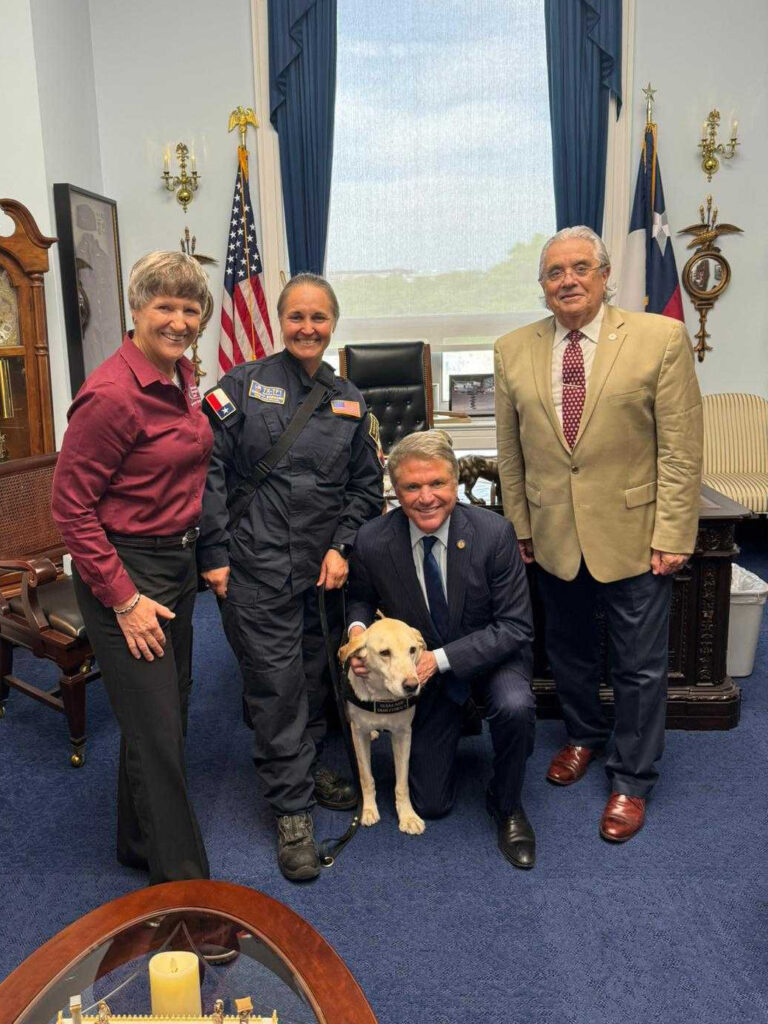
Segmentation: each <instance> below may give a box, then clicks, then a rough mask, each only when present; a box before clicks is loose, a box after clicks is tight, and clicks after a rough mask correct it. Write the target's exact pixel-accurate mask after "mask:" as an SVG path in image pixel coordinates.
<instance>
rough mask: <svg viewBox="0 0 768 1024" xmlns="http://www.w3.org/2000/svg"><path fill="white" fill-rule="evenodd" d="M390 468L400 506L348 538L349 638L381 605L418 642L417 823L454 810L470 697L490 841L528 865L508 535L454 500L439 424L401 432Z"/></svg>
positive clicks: (516, 567) (523, 629)
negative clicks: (480, 714)
mask: <svg viewBox="0 0 768 1024" xmlns="http://www.w3.org/2000/svg"><path fill="white" fill-rule="evenodd" d="M388 467H389V474H390V478H391V480H392V483H393V485H394V488H395V493H396V495H397V498H398V501H399V502H400V508H398V509H395V510H394V511H393V512H390V513H388V514H387V515H385V516H382V517H381V518H379V519H374V520H372V521H370V522H368V523H366V524H365V525H364V526H363V527H362V528H361V529H360V530H359V532H358V534H357V538H356V540H355V546H354V549H353V551H352V557H351V561H350V577H349V580H350V582H349V588H350V606H349V609H348V621H349V622H350V626H349V635H350V637H354V636H356V635H357V633H359V632H361V631H362V630H363V629H365V628H367V627H368V626H369V625H370V624H371V622H373V619H374V616H375V614H376V611H377V609H378V610H380V611H381V612H382V613H383V614H384V615H386V616H388V617H391V618H397V619H403V620H404V621H405V622H407V623H408V624H409V625H410V626H413V627H415V628H416V629H418V630H420V631H421V633H422V635H423V637H424V639H425V641H426V643H427V650H426V651H425V652H424V653H423V654H422V655H421V659H420V661H419V663H418V666H417V672H418V675H419V679H420V680H421V682H422V683H425V682H426V686H424V689H423V690H422V692H421V696H420V697H419V701H418V704H417V706H416V717H415V719H414V725H413V740H412V745H411V762H410V788H411V799H412V802H413V805H414V807H415V809H416V811H417V812H418V813H419V814H420V815H422V817H424V818H439V817H441V816H442V815H444V814H447V813H448V811H450V809H451V807H452V806H453V802H454V799H455V795H456V764H455V762H456V748H457V746H458V742H459V737H460V735H461V730H462V721H463V710H462V709H463V707H464V705H465V703H466V702H467V700H468V699H469V698H470V696H471V695H472V694H474V695H475V697H476V699H477V701H478V703H479V704H481V705H482V707H483V708H484V710H485V716H486V718H487V720H488V725H489V728H490V733H491V741H492V743H493V752H494V759H493V778H492V779H491V783H490V785H489V787H488V791H487V803H488V810H489V812H490V813H491V814H492V816H493V817H494V818H495V819H496V821H497V823H498V837H499V848H500V849H501V852H502V853H503V854H504V856H505V857H506V858H507V860H509V861H511V863H512V864H514V865H515V866H516V867H519V868H532V867H533V865H534V861H535V856H536V838H535V836H534V832H533V829H532V827H531V825H530V822H529V821H528V819H527V818H526V815H525V811H524V810H523V805H522V800H521V793H522V788H523V777H524V774H525V762H526V759H527V758H528V756H529V755H530V753H531V751H532V749H533V737H534V725H535V709H534V700H533V694H532V692H531V672H532V651H531V640H532V636H533V630H532V627H531V606H530V598H529V594H528V585H527V582H526V578H525V570H524V568H523V563H522V559H521V558H520V554H519V551H518V546H517V539H516V537H515V533H514V530H513V529H512V527H511V525H510V524H509V522H507V521H506V520H505V519H504V518H503V517H502V516H499V515H496V514H495V513H494V512H490V511H488V510H487V509H483V508H477V507H475V506H472V505H457V503H456V502H457V498H458V475H459V471H458V463H457V461H456V456H455V455H454V453H453V449H452V448H451V445H450V441H449V439H448V437H447V435H446V434H444V433H443V432H442V431H440V430H431V431H427V432H423V433H417V434H410V435H409V436H408V437H405V438H403V440H402V441H400V443H399V444H398V445H397V446H396V447H395V448H394V449H393V450H392V452H391V454H390V456H389V463H388ZM352 668H353V670H354V671H355V672H357V673H358V675H365V666H364V664H363V662H362V661H361V660H359V659H354V658H353V659H352ZM427 681H428V682H427Z"/></svg>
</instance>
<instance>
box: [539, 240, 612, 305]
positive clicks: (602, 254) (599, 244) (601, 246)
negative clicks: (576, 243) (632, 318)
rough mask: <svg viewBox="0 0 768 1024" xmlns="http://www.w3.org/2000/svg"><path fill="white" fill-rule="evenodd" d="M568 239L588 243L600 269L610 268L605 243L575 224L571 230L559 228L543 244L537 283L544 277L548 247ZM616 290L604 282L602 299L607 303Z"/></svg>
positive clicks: (609, 258)
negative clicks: (577, 239)
mask: <svg viewBox="0 0 768 1024" xmlns="http://www.w3.org/2000/svg"><path fill="white" fill-rule="evenodd" d="M569 238H580V239H582V240H583V241H585V242H589V243H590V244H591V245H592V248H593V250H594V253H595V259H596V260H597V262H598V263H599V264H600V266H601V267H608V269H609V270H610V268H611V257H610V256H609V255H608V250H607V249H606V247H605V242H604V241H603V240H602V238H601V237H600V235H598V234H597V232H596V231H593V230H592V228H590V227H587V225H586V224H576V225H575V226H574V227H572V228H561V229H560V231H558V232H557V233H556V234H554V235H552V237H551V238H548V239H547V241H546V242H545V243H544V246H543V248H542V250H541V255H540V256H539V281H541V280H542V278H543V277H544V265H545V263H546V260H547V253H548V252H549V248H550V246H552V245H554V244H555V242H565V241H567V239H569ZM615 290H616V289H615V288H612V287H610V286H609V285H608V283H607V282H606V285H605V294H604V298H605V300H606V301H607V300H608V299H610V298H611V296H612V295H613V293H614V291H615Z"/></svg>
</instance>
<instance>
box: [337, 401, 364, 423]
mask: <svg viewBox="0 0 768 1024" xmlns="http://www.w3.org/2000/svg"><path fill="white" fill-rule="evenodd" d="M331 411H332V412H335V413H336V415H337V416H352V417H354V419H356V420H359V419H360V403H359V402H345V401H344V399H343V398H334V400H333V401H332V402H331Z"/></svg>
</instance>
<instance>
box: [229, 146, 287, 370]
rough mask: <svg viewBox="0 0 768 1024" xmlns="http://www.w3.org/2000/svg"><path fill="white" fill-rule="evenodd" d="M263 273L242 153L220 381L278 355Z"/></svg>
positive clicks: (234, 205) (241, 153) (231, 231)
mask: <svg viewBox="0 0 768 1024" xmlns="http://www.w3.org/2000/svg"><path fill="white" fill-rule="evenodd" d="M260 273H261V257H260V256H259V249H258V246H257V244H256V226H255V224H254V222H253V208H252V204H251V193H250V189H249V187H248V153H247V150H242V149H239V150H238V168H237V177H236V178H235V198H234V201H233V203H232V219H231V221H230V224H229V240H228V245H227V259H226V271H225V276H224V294H223V296H222V299H221V333H220V335H219V377H221V376H222V374H225V373H226V372H227V371H228V370H231V369H232V367H233V366H235V365H236V364H237V363H245V362H248V361H249V360H251V359H260V358H261V357H262V356H268V355H270V353H272V352H274V351H275V343H274V340H273V338H272V328H271V326H270V323H269V313H268V312H267V302H266V299H265V298H264V291H263V289H262V287H261V280H260V279H259V274H260Z"/></svg>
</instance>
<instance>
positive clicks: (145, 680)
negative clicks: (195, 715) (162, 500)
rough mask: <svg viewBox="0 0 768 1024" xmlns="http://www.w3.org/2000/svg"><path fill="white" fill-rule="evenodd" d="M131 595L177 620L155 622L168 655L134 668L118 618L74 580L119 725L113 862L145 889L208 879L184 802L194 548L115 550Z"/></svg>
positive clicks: (189, 807)
mask: <svg viewBox="0 0 768 1024" xmlns="http://www.w3.org/2000/svg"><path fill="white" fill-rule="evenodd" d="M115 547H116V548H117V552H118V554H119V555H120V558H121V560H122V562H123V565H124V566H125V568H126V570H127V571H128V574H129V575H130V577H131V579H132V580H133V582H134V583H135V584H136V587H137V589H138V590H140V591H141V593H142V594H145V595H146V596H147V597H151V598H153V599H154V600H155V601H159V602H160V603H161V604H164V605H166V606H167V607H168V608H170V609H171V611H173V612H175V613H176V618H175V619H171V620H164V619H160V622H161V623H162V624H163V629H164V632H165V635H166V639H167V643H166V647H165V654H164V655H163V657H162V658H157V657H156V658H155V660H154V661H145V660H144V659H143V658H142V659H140V660H137V659H136V658H134V657H133V656H132V655H131V653H130V651H129V650H128V645H127V644H126V642H125V636H124V635H123V632H122V630H121V629H120V627H119V625H118V624H117V619H116V616H115V613H114V612H113V611H112V609H111V608H106V607H105V606H104V605H103V604H102V603H101V602H100V601H98V600H97V599H96V598H95V597H94V596H93V594H92V593H91V590H90V588H89V587H88V586H87V585H86V584H85V583H84V582H83V581H82V579H81V578H80V576H79V575H78V573H77V570H76V568H75V566H74V565H73V567H72V576H73V582H74V587H75V593H76V595H77V603H78V605H79V606H80V611H81V612H82V615H83V620H84V622H85V627H86V630H87V632H88V639H89V640H90V642H91V645H92V647H93V650H94V653H95V654H96V659H97V661H98V663H99V667H100V668H101V674H102V678H103V680H104V686H105V688H106V690H107V693H108V694H109V700H110V703H111V704H112V710H113V711H114V713H115V717H116V718H117V721H118V723H119V725H120V731H121V733H122V735H121V738H120V767H119V774H118V786H117V855H118V859H119V860H121V861H122V862H123V863H126V864H131V865H133V866H136V867H143V868H145V869H148V870H149V880H150V884H153V885H154V884H156V883H158V882H171V881H177V880H181V879H187V878H208V877H209V871H208V858H207V856H206V853H205V847H204V846H203V840H202V838H201V836H200V829H199V826H198V823H197V818H196V817H195V812H194V810H193V808H192V804H191V802H190V799H189V795H188V793H187V783H186V775H185V770H184V736H185V733H186V728H187V704H188V701H189V692H190V689H191V685H192V675H191V671H192V610H193V607H194V603H195V594H196V589H197V571H196V566H195V554H194V548H193V547H192V548H187V549H184V550H182V549H181V548H179V549H167V548H166V549H160V550H151V551H149V550H143V549H142V550H137V549H135V548H133V547H130V548H129V547H121V546H120V545H119V544H116V545H115Z"/></svg>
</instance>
